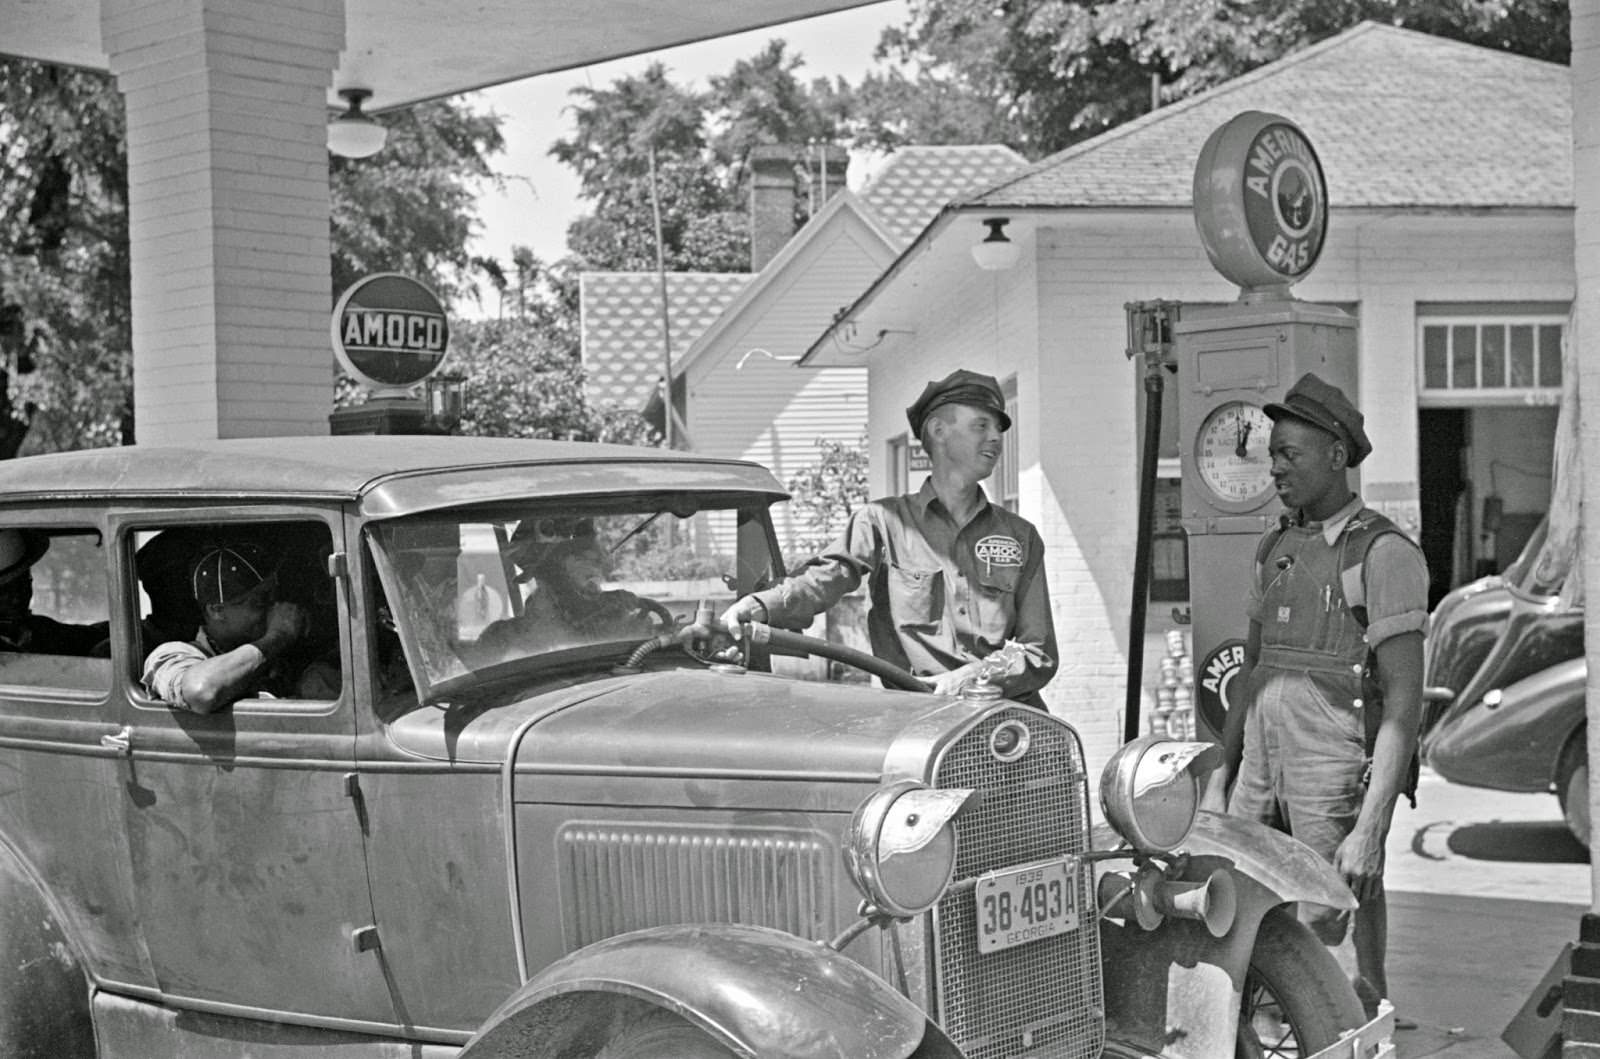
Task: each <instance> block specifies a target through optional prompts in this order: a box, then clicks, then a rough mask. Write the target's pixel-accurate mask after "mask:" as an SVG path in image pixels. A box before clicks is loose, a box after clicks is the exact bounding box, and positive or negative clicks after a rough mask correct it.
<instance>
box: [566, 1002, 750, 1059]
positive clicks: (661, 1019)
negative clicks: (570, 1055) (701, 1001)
mask: <svg viewBox="0 0 1600 1059" xmlns="http://www.w3.org/2000/svg"><path fill="white" fill-rule="evenodd" d="M595 1059H734V1053H732V1052H730V1051H728V1049H726V1048H724V1047H722V1046H721V1045H720V1044H718V1043H716V1042H715V1041H713V1040H712V1039H711V1038H710V1037H708V1036H706V1034H705V1032H704V1031H703V1030H700V1029H698V1028H696V1027H695V1026H694V1025H693V1024H691V1023H690V1022H689V1021H688V1020H687V1019H683V1018H680V1017H678V1016H677V1015H674V1014H672V1013H671V1012H669V1011H651V1012H649V1013H648V1014H646V1015H644V1016H643V1017H642V1018H640V1019H639V1020H638V1021H636V1022H634V1023H633V1024H632V1025H630V1026H629V1027H628V1028H627V1029H625V1030H623V1031H622V1032H621V1033H619V1034H617V1035H616V1036H615V1037H613V1038H612V1039H611V1041H610V1042H609V1043H607V1044H606V1046H605V1047H604V1048H602V1049H600V1051H599V1052H597V1053H596V1054H595Z"/></svg>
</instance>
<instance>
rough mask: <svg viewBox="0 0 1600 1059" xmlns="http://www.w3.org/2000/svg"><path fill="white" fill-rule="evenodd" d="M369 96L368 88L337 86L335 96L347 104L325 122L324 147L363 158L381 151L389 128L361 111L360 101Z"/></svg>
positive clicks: (352, 156)
mask: <svg viewBox="0 0 1600 1059" xmlns="http://www.w3.org/2000/svg"><path fill="white" fill-rule="evenodd" d="M371 95H372V90H371V89H370V88H341V89H339V98H340V99H343V100H344V101H345V103H346V104H348V107H347V109H346V110H345V112H344V113H343V114H340V115H339V116H338V117H337V118H334V119H333V120H332V121H330V122H328V150H330V151H332V152H333V153H334V154H337V155H343V156H344V157H346V158H366V157H367V156H368V155H373V154H377V153H378V152H379V151H381V150H383V142H384V140H386V139H388V138H389V130H388V129H386V128H384V127H383V126H382V125H379V124H378V123H377V122H376V121H373V120H372V119H371V118H370V117H368V116H367V115H366V114H365V113H364V112H363V111H362V110H361V104H362V103H363V102H365V101H366V100H367V99H368V98H369V97H371Z"/></svg>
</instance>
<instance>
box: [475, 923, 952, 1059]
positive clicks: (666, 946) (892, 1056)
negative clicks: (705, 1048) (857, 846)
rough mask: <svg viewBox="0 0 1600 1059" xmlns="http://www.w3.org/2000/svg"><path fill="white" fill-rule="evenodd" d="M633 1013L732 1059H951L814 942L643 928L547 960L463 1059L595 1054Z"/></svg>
mask: <svg viewBox="0 0 1600 1059" xmlns="http://www.w3.org/2000/svg"><path fill="white" fill-rule="evenodd" d="M641 1008H661V1009H665V1010H668V1011H671V1012H673V1013H674V1014H677V1015H679V1016H681V1017H683V1018H685V1019H687V1020H688V1021H689V1022H691V1023H693V1024H694V1025H696V1026H698V1027H699V1028H700V1029H701V1030H703V1031H704V1032H705V1033H706V1034H707V1036H708V1037H710V1038H711V1039H713V1040H715V1041H716V1042H717V1043H718V1044H720V1045H721V1046H723V1047H725V1048H727V1049H729V1050H730V1051H732V1052H733V1053H734V1054H735V1055H739V1056H749V1057H752V1059H754V1057H757V1056H767V1055H784V1056H787V1057H790V1059H824V1057H826V1059H908V1057H913V1056H914V1057H917V1059H936V1057H937V1059H959V1056H960V1052H959V1051H957V1050H956V1049H955V1048H954V1046H953V1045H950V1044H949V1042H948V1040H947V1039H946V1038H945V1037H944V1035H943V1033H942V1032H940V1031H939V1030H938V1028H937V1027H935V1026H933V1025H932V1024H931V1023H930V1022H929V1021H928V1019H927V1016H926V1015H925V1014H924V1013H923V1011H922V1010H921V1009H920V1008H918V1007H917V1006H916V1005H915V1004H913V1003H912V1002H911V1001H909V1000H907V999H906V998H905V997H903V996H901V995H900V994H899V993H898V992H896V991H895V990H894V989H893V988H892V987H891V986H890V985H889V984H888V983H887V982H885V981H883V979H881V978H879V977H877V976H876V975H874V974H872V973H871V972H870V971H868V970H867V969H866V968H865V967H862V966H861V965H860V964H858V963H856V962H855V961H853V960H851V959H849V958H848V957H846V956H843V955H841V954H839V953H838V952H835V951H834V950H832V949H830V948H828V947H826V946H824V945H823V944H821V943H820V942H815V941H807V940H806V939H804V938H798V937H795V936H794V935H793V934H787V933H785V932H783V931H780V930H772V929H770V928H766V927H754V926H742V925H738V924H725V923H712V924H681V925H673V926H663V927H652V928H649V929H647V930H640V931H635V932H633V933H629V934H620V935H618V936H616V937H613V938H607V939H606V940H604V941H600V942H597V943H595V944H593V945H590V946H588V947H586V948H583V949H580V950H578V951H577V952H574V953H571V954H570V955H568V956H566V957H564V958H562V959H560V960H558V961H556V962H555V963H553V964H551V965H550V966H549V967H547V968H546V969H545V970H544V971H543V972H541V973H540V974H538V975H536V976H535V977H533V978H532V979H530V980H529V981H528V982H527V983H526V984H525V985H524V986H523V987H522V988H521V989H519V990H518V991H517V992H516V993H515V994H513V995H512V996H511V997H510V999H508V1000H507V1001H506V1002H505V1003H503V1004H501V1005H500V1007H499V1008H498V1009H497V1010H496V1011H495V1012H494V1014H492V1015H491V1016H489V1018H488V1020H487V1021H486V1022H485V1023H484V1025H483V1026H482V1027H481V1028H480V1029H479V1031H478V1032H477V1033H476V1034H475V1035H474V1036H473V1038H472V1040H471V1041H469V1042H468V1044H467V1046H466V1048H465V1049H464V1050H463V1051H462V1053H461V1059H513V1057H521V1056H527V1055H560V1054H566V1052H565V1051H564V1049H566V1048H568V1047H571V1046H574V1045H577V1044H580V1043H583V1044H587V1045H590V1046H593V1045H597V1044H599V1043H601V1042H603V1041H605V1040H606V1039H607V1038H608V1035H609V1033H610V1032H611V1029H612V1027H614V1026H617V1025H620V1024H623V1023H625V1022H626V1021H628V1020H630V1019H631V1018H632V1017H633V1016H634V1015H636V1014H637V1013H638V1012H639V1010H640V1009H641Z"/></svg>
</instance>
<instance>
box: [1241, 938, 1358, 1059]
mask: <svg viewBox="0 0 1600 1059" xmlns="http://www.w3.org/2000/svg"><path fill="white" fill-rule="evenodd" d="M1366 1021H1367V1019H1366V1015H1365V1014H1364V1012H1363V1010H1362V1007H1361V1000H1360V998H1359V997H1357V996H1356V991H1355V987H1354V986H1352V985H1351V984H1350V980H1349V979H1348V978H1346V977H1345V974H1344V971H1342V970H1341V969H1340V968H1339V964H1338V962H1337V961H1336V960H1334V958H1333V954H1332V953H1330V952H1329V951H1328V950H1327V948H1326V947H1325V946H1324V945H1323V944H1322V942H1320V941H1318V940H1317V937H1316V935H1315V934H1313V933H1311V930H1310V929H1309V928H1308V927H1306V926H1305V925H1304V924H1302V923H1300V922H1299V921H1298V920H1297V919H1295V918H1294V916H1293V915H1291V914H1290V913H1289V912H1288V910H1286V909H1284V908H1275V909H1273V910H1272V911H1271V912H1268V913H1267V915H1266V917H1265V918H1263V919H1262V921H1261V929H1260V930H1259V931H1257V933H1256V944H1255V948H1254V949H1253V950H1251V953H1250V971H1249V973H1248V974H1247V975H1246V976H1245V988H1244V996H1243V998H1242V1004H1241V1009H1240V1013H1239V1044H1238V1047H1237V1049H1236V1055H1237V1056H1238V1059H1261V1057H1273V1056H1281V1057H1284V1059H1288V1057H1298V1056H1304V1055H1311V1054H1313V1053H1315V1052H1318V1051H1321V1050H1322V1049H1323V1048H1326V1047H1327V1046H1328V1045H1330V1044H1332V1043H1334V1042H1335V1041H1337V1040H1338V1039H1339V1037H1340V1035H1341V1034H1343V1033H1345V1032H1346V1031H1348V1030H1352V1029H1355V1028H1356V1027H1357V1026H1360V1025H1362V1024H1363V1023H1365V1022H1366Z"/></svg>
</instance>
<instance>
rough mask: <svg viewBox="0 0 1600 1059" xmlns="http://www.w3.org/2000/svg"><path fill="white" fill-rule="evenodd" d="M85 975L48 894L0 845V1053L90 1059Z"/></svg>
mask: <svg viewBox="0 0 1600 1059" xmlns="http://www.w3.org/2000/svg"><path fill="white" fill-rule="evenodd" d="M94 1054H95V1043H94V1022H93V1018H92V1016H91V1015H90V1012H89V975H88V973H87V971H86V970H85V969H84V963H83V957H82V954H81V950H80V948H79V946H78V945H77V944H75V943H74V940H73V938H72V937H71V935H70V934H69V933H68V931H67V928H66V926H65V922H64V920H63V918H62V916H61V915H60V914H59V912H58V910H57V909H56V907H55V904H54V902H53V901H51V899H50V896H49V894H48V892H47V891H46V889H45V887H44V886H43V884H42V883H41V882H40V881H39V879H38V877H37V876H35V875H34V873H33V872H32V871H31V870H30V869H29V867H28V865H27V863H26V862H25V861H23V859H22V858H21V857H20V856H18V855H17V854H16V852H15V851H14V850H13V849H12V848H11V847H10V846H9V845H7V844H5V843H4V842H0V1055H4V1056H7V1057H8V1059H54V1057H56V1056H68V1055H94Z"/></svg>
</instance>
